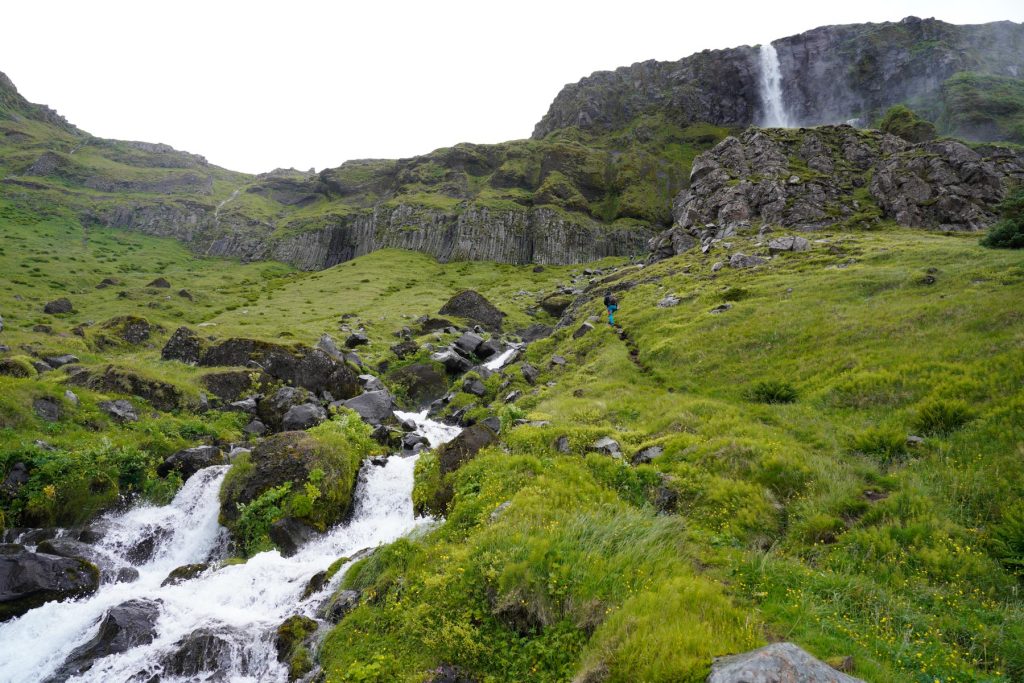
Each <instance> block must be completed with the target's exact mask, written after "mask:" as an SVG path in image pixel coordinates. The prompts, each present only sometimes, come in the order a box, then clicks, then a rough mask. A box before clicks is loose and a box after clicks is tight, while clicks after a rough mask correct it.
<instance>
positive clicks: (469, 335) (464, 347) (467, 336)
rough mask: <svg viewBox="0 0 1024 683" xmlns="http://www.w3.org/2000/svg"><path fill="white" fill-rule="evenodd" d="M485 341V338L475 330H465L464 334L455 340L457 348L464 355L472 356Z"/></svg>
mask: <svg viewBox="0 0 1024 683" xmlns="http://www.w3.org/2000/svg"><path fill="white" fill-rule="evenodd" d="M483 343H484V338H483V337H481V336H480V335H479V334H477V333H475V332H463V333H462V336H461V337H459V338H458V339H456V340H455V342H454V345H455V348H456V349H458V350H459V352H460V353H462V355H464V356H471V355H473V354H475V353H476V350H477V349H478V348H479V347H480V345H481V344H483Z"/></svg>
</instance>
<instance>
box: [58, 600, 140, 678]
mask: <svg viewBox="0 0 1024 683" xmlns="http://www.w3.org/2000/svg"><path fill="white" fill-rule="evenodd" d="M159 617H160V602H159V601H158V600H146V599H141V598H139V599H135V600H129V601H127V602H122V603H121V604H120V605H117V606H116V607H111V608H110V609H109V610H107V613H106V614H105V615H104V616H103V620H102V621H101V622H100V628H99V631H98V632H97V633H96V635H95V636H93V637H92V639H91V640H89V641H88V642H86V643H85V644H83V645H80V646H79V647H76V648H75V649H74V650H72V651H71V653H70V654H69V655H68V656H67V659H65V660H64V663H63V664H62V665H61V666H60V667H59V668H58V669H57V671H55V672H54V673H53V675H52V676H50V678H49V679H47V681H48V682H56V681H66V680H68V678H71V677H73V676H80V675H82V674H84V673H85V672H87V671H89V670H90V669H91V668H92V666H93V664H94V663H95V661H96V660H97V659H101V658H103V657H107V656H109V655H113V654H120V653H122V652H127V651H128V650H130V649H131V648H133V647H136V646H138V645H146V644H149V643H152V642H153V639H154V638H156V622H157V619H158V618H159Z"/></svg>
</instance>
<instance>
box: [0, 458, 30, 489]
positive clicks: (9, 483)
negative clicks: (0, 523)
mask: <svg viewBox="0 0 1024 683" xmlns="http://www.w3.org/2000/svg"><path fill="white" fill-rule="evenodd" d="M28 479H29V474H28V465H26V464H25V463H24V462H20V461H19V462H16V463H14V464H13V465H11V468H10V469H9V470H7V475H6V476H5V477H4V481H3V483H2V484H0V495H4V496H7V497H8V498H15V497H16V496H17V495H18V492H19V491H21V487H22V486H24V485H25V484H27V483H28Z"/></svg>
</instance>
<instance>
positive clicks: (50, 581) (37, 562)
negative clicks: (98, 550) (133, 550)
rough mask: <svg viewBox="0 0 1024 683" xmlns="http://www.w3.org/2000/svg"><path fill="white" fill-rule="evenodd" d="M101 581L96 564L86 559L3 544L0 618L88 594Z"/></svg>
mask: <svg viewBox="0 0 1024 683" xmlns="http://www.w3.org/2000/svg"><path fill="white" fill-rule="evenodd" d="M99 583H100V573H99V570H98V569H97V568H96V565H94V564H92V563H90V562H87V561H85V560H82V559H73V558H67V557H57V556H54V555H46V554H44V553H33V552H29V551H28V550H26V549H25V547H24V546H21V545H16V544H8V545H0V621H6V620H7V619H10V618H12V617H17V616H20V615H22V614H24V613H25V612H27V611H28V610H30V609H32V608H34V607H38V606H39V605H42V604H43V603H45V602H49V601H51V600H63V599H65V598H71V597H79V596H82V595H88V594H90V593H93V592H95V591H96V589H97V588H98V587H99Z"/></svg>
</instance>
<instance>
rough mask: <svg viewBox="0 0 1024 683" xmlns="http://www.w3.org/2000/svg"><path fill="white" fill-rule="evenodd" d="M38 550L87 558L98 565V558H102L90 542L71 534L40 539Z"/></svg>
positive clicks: (70, 556) (81, 558)
mask: <svg viewBox="0 0 1024 683" xmlns="http://www.w3.org/2000/svg"><path fill="white" fill-rule="evenodd" d="M36 552H38V553H46V554H47V555H54V556H56V557H66V558H69V559H80V560H87V561H89V562H91V563H93V564H96V565H98V564H99V562H97V560H99V559H101V556H100V553H99V551H97V550H96V548H95V547H93V546H91V545H89V544H88V543H83V542H82V541H76V540H75V539H74V538H71V537H70V536H61V537H59V538H57V537H55V538H49V539H46V540H44V541H39V544H38V545H37V546H36ZM102 579H103V575H102V572H101V574H100V580H101V582H102Z"/></svg>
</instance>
